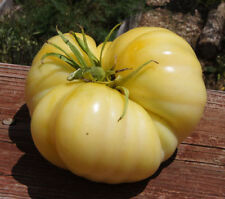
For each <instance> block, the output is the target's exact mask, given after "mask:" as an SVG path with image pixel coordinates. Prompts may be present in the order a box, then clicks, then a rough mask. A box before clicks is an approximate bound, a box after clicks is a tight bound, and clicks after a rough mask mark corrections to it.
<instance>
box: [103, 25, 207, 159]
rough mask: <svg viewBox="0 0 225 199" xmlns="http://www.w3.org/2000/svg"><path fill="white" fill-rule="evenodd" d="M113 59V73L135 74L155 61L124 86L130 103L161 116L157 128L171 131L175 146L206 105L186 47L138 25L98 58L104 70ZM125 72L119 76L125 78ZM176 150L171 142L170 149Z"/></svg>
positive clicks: (156, 30) (179, 40) (176, 39)
mask: <svg viewBox="0 0 225 199" xmlns="http://www.w3.org/2000/svg"><path fill="white" fill-rule="evenodd" d="M121 43H122V44H124V45H120V44H121ZM115 58H116V65H115V68H116V69H117V70H120V69H122V68H125V67H130V68H132V69H133V70H135V69H136V68H137V67H139V66H141V65H142V64H144V63H145V62H147V61H149V60H154V61H157V62H158V64H156V63H155V62H151V63H150V64H148V65H147V66H146V67H145V68H144V69H143V70H142V71H141V72H139V73H138V74H137V75H136V76H135V77H133V78H132V79H130V80H129V81H127V82H126V83H125V84H124V87H126V88H128V89H129V91H130V99H132V100H133V101H135V102H137V103H138V104H140V105H141V106H142V107H144V108H145V109H146V110H147V111H148V112H149V114H150V115H157V116H158V117H159V118H161V121H164V122H163V123H164V124H163V126H164V127H165V128H167V129H171V130H170V131H173V134H174V135H175V137H176V138H177V141H178V143H180V142H182V141H183V140H184V139H185V138H186V137H187V136H188V135H189V134H190V133H191V132H192V131H193V128H194V127H195V126H196V124H197V123H198V121H199V120H200V118H201V116H202V113H203V110H204V106H205V103H206V89H205V85H204V82H203V79H202V70H201V65H200V63H199V61H198V59H197V57H196V55H195V53H194V51H193V50H192V48H191V47H190V45H189V44H188V43H187V42H186V41H185V40H184V39H183V38H181V37H179V36H178V35H176V34H175V33H172V32H171V31H169V30H166V29H163V28H146V27H141V28H140V29H139V28H136V29H133V30H131V31H128V32H127V33H125V34H124V35H122V36H121V37H118V38H117V39H116V40H115V41H114V42H113V43H112V44H111V46H110V48H108V51H107V53H106V54H105V56H104V60H103V63H104V67H111V66H112V65H113V64H114V63H113V62H114V59H115ZM128 73H130V71H124V72H123V73H120V74H119V75H120V76H121V77H125V76H126V75H127V74H128ZM166 123H167V125H165V124H166ZM161 130H162V129H161ZM174 143H176V142H175V140H174ZM168 144H169V143H167V145H168ZM176 147H177V144H174V147H173V148H174V150H175V149H176ZM174 150H173V151H174ZM165 151H167V148H166V149H165ZM173 151H171V153H170V154H169V155H168V156H167V157H169V156H171V155H172V153H173Z"/></svg>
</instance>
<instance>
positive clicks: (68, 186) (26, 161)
mask: <svg viewBox="0 0 225 199" xmlns="http://www.w3.org/2000/svg"><path fill="white" fill-rule="evenodd" d="M9 137H10V139H11V140H12V141H13V142H14V143H15V144H16V146H17V147H18V148H19V149H20V150H21V151H23V152H24V155H23V156H21V157H20V159H19V160H18V162H17V163H16V164H15V165H14V167H13V169H12V175H13V177H14V178H15V179H16V180H17V181H18V182H19V183H22V184H24V185H26V186H27V187H28V193H29V195H30V197H31V198H48V199H51V198H98V199H99V198H117V199H119V198H123V199H125V198H130V197H132V196H136V195H138V194H139V193H141V192H142V191H143V190H144V189H145V187H146V186H147V184H148V183H149V181H150V180H151V179H154V178H155V177H157V176H158V175H159V174H160V172H161V170H162V169H163V168H165V167H167V166H168V165H169V164H170V163H171V162H172V161H173V160H174V159H175V156H176V152H175V153H174V155H173V156H172V157H171V158H170V159H169V160H167V161H166V162H164V163H163V164H162V165H161V167H160V168H159V169H158V171H157V172H156V173H155V174H154V175H153V176H152V177H150V178H148V179H146V180H143V181H140V182H137V183H130V184H119V185H108V184H101V183H95V182H91V181H88V180H85V179H83V178H81V177H78V176H76V175H73V174H72V173H70V172H69V171H65V170H63V169H59V168H57V167H55V166H54V165H52V164H50V163H49V162H47V161H46V160H45V159H44V158H42V156H41V155H40V154H39V152H38V151H37V149H36V148H35V146H34V143H33V141H32V137H31V134H30V116H29V112H28V109H27V106H26V105H23V106H22V107H21V108H20V109H19V111H18V112H17V113H16V115H15V116H14V122H13V123H12V125H11V126H10V128H9Z"/></svg>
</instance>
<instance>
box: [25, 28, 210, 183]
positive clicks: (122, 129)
mask: <svg viewBox="0 0 225 199" xmlns="http://www.w3.org/2000/svg"><path fill="white" fill-rule="evenodd" d="M77 36H78V37H79V38H80V39H81V40H82V35H81V34H78V33H77ZM64 37H65V38H66V42H64V41H65V39H64V41H63V39H62V38H63V36H62V35H61V36H55V37H53V38H51V39H50V40H49V41H48V42H49V43H46V44H44V46H43V47H42V49H41V50H40V51H39V52H38V54H37V55H36V57H35V58H34V61H33V64H32V67H31V70H30V71H29V74H28V78H27V83H26V101H27V105H28V108H29V110H30V114H31V133H32V137H33V140H34V143H35V145H36V147H37V148H38V150H39V151H40V153H41V154H42V155H43V156H44V157H45V158H46V159H47V160H48V161H50V162H51V163H53V164H55V165H57V166H59V167H61V168H64V169H68V170H70V171H71V172H73V173H74V174H76V175H79V176H82V177H85V178H87V179H90V180H93V181H97V182H106V183H123V182H135V181H138V180H142V179H145V178H147V177H149V176H151V175H152V174H153V173H154V172H155V171H156V170H157V169H158V167H159V165H160V163H161V162H163V161H164V160H166V159H168V158H169V157H171V155H172V154H173V153H174V151H175V149H176V148H177V146H178V144H179V143H180V142H182V141H183V140H184V139H185V138H186V137H187V136H188V135H189V134H190V133H191V132H192V131H193V129H194V127H195V126H196V124H197V123H198V121H199V120H200V118H201V115H202V113H203V110H204V106H205V103H206V89H205V86H204V83H203V80H202V70H201V66H200V64H199V61H198V59H197V57H196V55H195V53H194V51H193V50H192V48H191V47H190V45H189V44H188V43H187V42H186V41H185V40H184V39H182V38H181V37H179V36H178V35H176V34H174V33H172V32H171V31H169V30H166V29H162V28H149V27H141V28H135V29H133V30H130V31H128V32H127V33H125V34H123V35H121V36H119V37H118V38H116V39H115V40H114V41H112V42H108V43H106V45H103V44H101V45H99V46H98V47H96V44H95V42H94V40H93V39H92V38H91V37H89V36H86V40H87V45H88V50H87V45H86V44H85V41H84V40H83V43H82V45H84V48H82V47H81V46H80V44H79V42H78V43H77V42H76V39H75V38H74V37H73V36H72V35H71V34H64ZM67 39H68V41H67ZM52 43H53V44H54V45H57V46H58V47H60V48H61V49H62V50H60V49H59V48H58V47H55V46H54V45H52ZM66 43H67V44H66ZM68 43H71V44H73V45H74V46H75V47H76V48H77V49H78V51H79V52H80V54H81V57H82V60H83V62H84V63H85V64H83V65H82V63H81V64H80V66H79V67H78V69H77V70H75V69H74V68H73V67H74V66H73V65H70V64H68V63H66V62H65V58H64V61H63V60H60V59H59V58H60V56H61V55H60V56H58V55H57V56H47V57H45V58H44V59H43V56H45V55H46V53H61V54H63V55H64V56H67V58H72V59H73V60H74V61H75V62H76V63H79V58H78V57H77V55H74V53H73V52H72V51H71V48H70V47H68ZM85 45H86V47H85ZM103 46H104V47H105V48H104V50H103V51H102V49H103ZM82 49H83V50H82ZM85 49H86V50H87V51H86V50H85ZM87 52H88V53H87ZM90 52H91V53H90ZM75 54H76V53H75ZM100 56H102V57H101V58H100ZM150 60H153V61H152V62H150V63H148V64H146V65H145V66H143V68H142V69H141V70H140V71H139V70H138V68H140V67H141V66H142V65H143V64H145V63H147V62H148V61H150ZM72 66H73V67H72ZM124 69H125V70H124ZM133 71H136V73H133ZM78 72H79V73H78ZM71 74H72V76H71ZM77 74H79V75H77ZM99 74H101V75H99ZM129 74H134V75H133V76H131V77H130V78H128V79H126V78H127V76H129ZM76 75H77V76H76ZM68 76H70V77H72V78H71V79H69V80H72V81H70V82H69V81H68V80H67V77H68ZM73 78H75V79H73ZM124 87H125V88H126V89H127V90H128V91H129V93H130V95H129V99H127V98H126V97H125V96H124V95H123V94H122V91H123V93H125V94H126V95H127V94H128V91H127V90H126V89H125V88H124ZM119 91H121V92H119ZM126 99H127V100H126ZM126 107H127V109H126Z"/></svg>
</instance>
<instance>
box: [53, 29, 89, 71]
mask: <svg viewBox="0 0 225 199" xmlns="http://www.w3.org/2000/svg"><path fill="white" fill-rule="evenodd" d="M56 31H57V33H58V34H59V36H60V37H61V38H62V40H63V41H64V42H65V44H67V45H68V46H69V48H70V50H71V51H72V52H73V54H74V55H75V56H76V58H77V59H78V62H79V63H80V67H81V68H84V67H87V65H86V63H85V61H84V59H83V56H82V55H81V54H80V52H79V50H78V49H77V48H76V46H74V45H73V44H72V43H71V42H70V41H69V40H68V39H66V38H65V36H64V35H63V33H62V32H60V31H59V29H58V28H57V27H56Z"/></svg>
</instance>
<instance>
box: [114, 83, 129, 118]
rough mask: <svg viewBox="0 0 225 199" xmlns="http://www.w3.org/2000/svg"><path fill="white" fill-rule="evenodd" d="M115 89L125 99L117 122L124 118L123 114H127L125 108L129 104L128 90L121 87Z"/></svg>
mask: <svg viewBox="0 0 225 199" xmlns="http://www.w3.org/2000/svg"><path fill="white" fill-rule="evenodd" d="M116 89H117V90H119V91H121V92H123V94H124V97H125V105H124V108H123V112H122V114H121V116H120V117H119V119H118V122H119V121H120V120H122V119H123V117H124V116H125V114H126V112H127V107H128V102H129V90H128V89H127V88H125V87H123V86H117V87H116Z"/></svg>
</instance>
